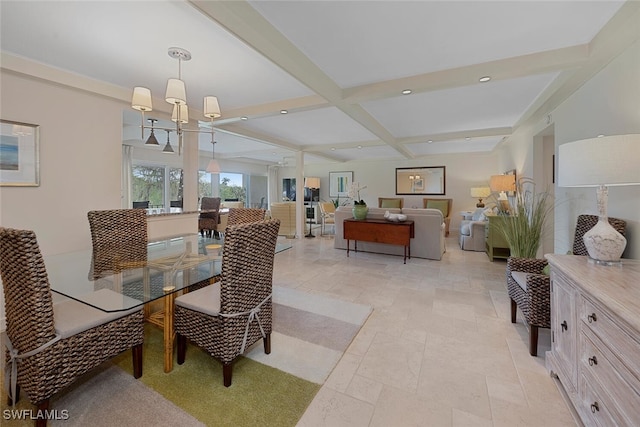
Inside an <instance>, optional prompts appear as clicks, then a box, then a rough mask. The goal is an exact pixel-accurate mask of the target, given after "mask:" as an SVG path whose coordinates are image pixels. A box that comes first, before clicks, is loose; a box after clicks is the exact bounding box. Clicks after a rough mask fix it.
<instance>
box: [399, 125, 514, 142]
mask: <svg viewBox="0 0 640 427" xmlns="http://www.w3.org/2000/svg"><path fill="white" fill-rule="evenodd" d="M512 131H513V129H512V128H511V127H509V126H505V127H499V128H488V129H470V130H463V131H458V132H446V133H437V134H431V135H420V136H410V137H406V138H398V143H400V144H416V143H420V142H428V141H433V142H440V141H451V140H455V139H465V138H471V139H473V138H481V137H488V136H509V135H511V133H512Z"/></svg>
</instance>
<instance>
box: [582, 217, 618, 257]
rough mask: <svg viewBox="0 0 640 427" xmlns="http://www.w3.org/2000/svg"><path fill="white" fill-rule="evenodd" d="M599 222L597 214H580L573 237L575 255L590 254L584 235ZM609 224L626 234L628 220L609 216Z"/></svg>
mask: <svg viewBox="0 0 640 427" xmlns="http://www.w3.org/2000/svg"><path fill="white" fill-rule="evenodd" d="M597 223H598V216H597V215H578V221H577V223H576V235H575V237H574V238H573V254H574V255H584V256H587V255H589V252H587V247H586V246H585V245H584V240H582V236H584V235H585V233H586V232H587V231H589V230H591V229H592V228H593V227H594V226H595V225H596V224H597ZM609 224H611V226H612V227H613V228H614V229H615V230H616V231H617V232H618V233H620V234H622V235H623V236H624V233H625V230H626V228H627V222H626V221H624V220H622V219H618V218H609Z"/></svg>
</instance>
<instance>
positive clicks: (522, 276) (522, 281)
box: [511, 271, 528, 291]
mask: <svg viewBox="0 0 640 427" xmlns="http://www.w3.org/2000/svg"><path fill="white" fill-rule="evenodd" d="M527 275H528V273H526V272H524V271H512V272H511V277H513V280H515V281H516V283H517V284H518V286H520V287H521V288H522V290H523V291H526V290H527Z"/></svg>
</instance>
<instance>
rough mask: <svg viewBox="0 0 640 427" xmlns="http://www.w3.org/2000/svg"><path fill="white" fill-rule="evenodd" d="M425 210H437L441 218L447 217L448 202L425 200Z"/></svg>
mask: <svg viewBox="0 0 640 427" xmlns="http://www.w3.org/2000/svg"><path fill="white" fill-rule="evenodd" d="M427 209H439V210H440V212H442V216H443V217H445V218H446V217H448V216H449V201H448V200H427Z"/></svg>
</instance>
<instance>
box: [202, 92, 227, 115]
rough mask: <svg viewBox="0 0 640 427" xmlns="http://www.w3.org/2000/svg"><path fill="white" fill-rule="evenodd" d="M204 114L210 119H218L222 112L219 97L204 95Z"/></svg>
mask: <svg viewBox="0 0 640 427" xmlns="http://www.w3.org/2000/svg"><path fill="white" fill-rule="evenodd" d="M203 111H204V116H205V117H208V118H210V119H217V118H218V117H220V116H221V115H222V114H220V104H218V98H216V97H215V96H205V97H204V110H203Z"/></svg>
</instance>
